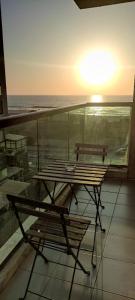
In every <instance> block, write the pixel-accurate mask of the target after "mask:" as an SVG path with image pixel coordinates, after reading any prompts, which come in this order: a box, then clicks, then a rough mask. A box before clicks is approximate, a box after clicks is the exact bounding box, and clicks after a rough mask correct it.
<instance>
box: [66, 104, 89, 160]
mask: <svg viewBox="0 0 135 300" xmlns="http://www.w3.org/2000/svg"><path fill="white" fill-rule="evenodd" d="M84 113H85V108H80V109H76V110H73V111H71V112H70V113H69V159H70V160H71V161H72V160H73V161H74V160H75V159H76V155H75V144H76V143H83V142H84V124H85V123H84Z"/></svg>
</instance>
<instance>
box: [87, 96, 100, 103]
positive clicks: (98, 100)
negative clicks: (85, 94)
mask: <svg viewBox="0 0 135 300" xmlns="http://www.w3.org/2000/svg"><path fill="white" fill-rule="evenodd" d="M90 101H91V102H93V103H101V102H103V96H102V95H92V96H90Z"/></svg>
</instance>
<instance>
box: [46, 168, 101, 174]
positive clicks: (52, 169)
mask: <svg viewBox="0 0 135 300" xmlns="http://www.w3.org/2000/svg"><path fill="white" fill-rule="evenodd" d="M41 172H53V173H54V172H57V173H59V174H60V173H63V174H66V173H70V172H71V171H67V170H66V168H63V167H60V168H59V167H46V168H44V169H41ZM72 172H74V174H76V175H80V176H82V175H85V176H89V175H90V176H104V175H105V173H106V171H104V170H103V171H100V170H93V169H91V170H84V169H81V170H80V169H78V168H77V167H76V168H75V170H74V171H72ZM72 172H71V173H72Z"/></svg>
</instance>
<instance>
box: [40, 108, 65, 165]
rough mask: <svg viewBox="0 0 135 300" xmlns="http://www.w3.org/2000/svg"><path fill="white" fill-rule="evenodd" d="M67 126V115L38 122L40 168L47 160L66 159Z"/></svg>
mask: <svg viewBox="0 0 135 300" xmlns="http://www.w3.org/2000/svg"><path fill="white" fill-rule="evenodd" d="M68 124H69V122H68V113H61V114H56V115H53V116H49V117H46V118H41V119H40V120H38V139H39V161H40V163H39V167H40V168H43V165H44V162H45V160H48V159H68V147H69V144H68Z"/></svg>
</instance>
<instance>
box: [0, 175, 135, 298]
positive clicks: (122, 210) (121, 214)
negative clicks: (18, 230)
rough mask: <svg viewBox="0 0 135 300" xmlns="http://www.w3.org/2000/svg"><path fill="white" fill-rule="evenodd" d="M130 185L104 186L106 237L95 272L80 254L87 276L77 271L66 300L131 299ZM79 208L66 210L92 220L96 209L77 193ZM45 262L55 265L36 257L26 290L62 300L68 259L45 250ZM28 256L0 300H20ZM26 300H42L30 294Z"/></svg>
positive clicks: (133, 227) (134, 248)
mask: <svg viewBox="0 0 135 300" xmlns="http://www.w3.org/2000/svg"><path fill="white" fill-rule="evenodd" d="M134 194H135V183H133V182H132V183H126V182H125V183H123V182H122V183H121V182H120V181H106V182H105V183H104V184H103V187H102V201H103V202H104V205H105V209H104V210H102V212H101V214H102V223H103V225H104V227H105V228H106V233H105V234H104V233H101V231H100V230H98V233H97V240H96V255H95V261H96V263H97V268H96V269H94V270H92V267H91V263H90V258H91V254H90V253H89V252H86V251H85V252H84V251H80V260H81V261H82V262H83V264H84V266H85V267H86V268H90V270H91V276H90V277H88V276H87V275H85V274H84V273H83V272H82V271H81V270H80V269H79V268H78V269H77V270H76V273H75V278H74V285H73V290H72V294H71V300H88V299H89V300H127V299H129V300H130V299H135V202H134V201H135V199H134V198H135V196H134ZM78 199H79V201H81V203H79V204H78V206H76V205H74V204H72V206H71V210H72V212H73V213H76V214H83V215H85V216H89V217H91V218H92V220H94V219H93V217H94V214H95V207H94V205H93V204H88V195H87V193H86V192H85V191H84V190H83V189H81V190H80V191H79V192H78ZM93 229H94V227H92V228H91V227H90V229H89V230H88V231H87V233H86V235H85V237H84V240H83V246H84V247H87V248H88V249H90V244H91V243H90V242H91V241H92V237H93ZM46 256H47V257H48V258H49V257H50V258H52V257H53V258H55V260H56V261H57V262H61V263H65V264H67V265H68V266H69V267H65V266H62V265H59V264H52V263H50V264H49V265H48V266H47V265H45V264H44V262H43V261H42V259H41V258H40V257H38V259H37V263H36V266H35V270H34V275H33V278H32V281H31V289H32V290H33V291H34V292H36V293H38V292H40V293H41V294H42V295H43V296H46V297H48V298H52V299H54V300H67V299H68V292H69V288H70V282H71V279H72V272H73V271H72V268H71V267H72V266H73V259H72V258H71V257H69V256H68V257H67V256H66V255H64V254H59V253H58V252H56V253H54V251H52V250H46ZM32 258H33V254H31V255H30V256H29V257H28V258H27V259H26V261H25V262H24V263H23V265H21V266H20V269H19V271H18V272H17V273H16V274H15V275H14V277H13V278H12V280H11V281H10V282H9V284H8V286H7V287H6V289H5V290H4V291H3V293H2V294H1V295H0V299H1V300H16V299H18V298H19V297H21V296H23V293H24V290H25V286H26V282H27V279H28V276H29V272H30V267H31V263H32ZM26 299H28V300H30V299H31V300H39V299H43V298H41V297H38V296H36V295H32V294H29V295H28V296H27V298H26Z"/></svg>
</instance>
